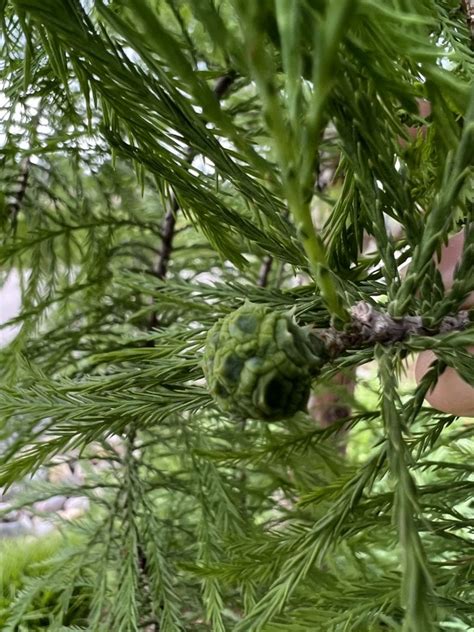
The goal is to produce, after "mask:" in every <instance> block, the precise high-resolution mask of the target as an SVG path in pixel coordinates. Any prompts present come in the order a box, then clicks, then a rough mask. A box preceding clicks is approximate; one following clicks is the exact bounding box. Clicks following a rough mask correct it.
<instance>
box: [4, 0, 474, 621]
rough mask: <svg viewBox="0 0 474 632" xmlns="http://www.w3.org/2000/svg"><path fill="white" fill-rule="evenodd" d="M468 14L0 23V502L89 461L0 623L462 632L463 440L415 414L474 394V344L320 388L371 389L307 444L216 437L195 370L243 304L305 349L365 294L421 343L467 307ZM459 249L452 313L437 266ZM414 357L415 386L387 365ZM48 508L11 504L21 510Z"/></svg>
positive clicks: (10, 12) (83, 9)
mask: <svg viewBox="0 0 474 632" xmlns="http://www.w3.org/2000/svg"><path fill="white" fill-rule="evenodd" d="M464 9H465V7H464V4H463V3H462V2H460V1H458V0H423V1H421V2H420V1H415V0H404V1H403V2H398V1H395V0H383V1H379V2H375V1H374V0H353V1H352V2H350V1H349V0H340V1H333V2H331V1H329V0H319V1H318V2H316V1H314V0H298V1H293V2H292V1H291V0H274V1H273V0H262V1H259V2H245V1H244V0H166V1H163V2H154V1H152V0H139V1H137V2H134V3H130V2H125V1H123V0H110V1H105V0H82V1H81V0H60V1H59V0H41V2H35V1H33V0H3V1H2V2H0V16H1V27H2V31H1V33H2V34H1V46H2V55H1V62H0V77H1V79H0V80H1V92H2V101H1V111H2V116H1V124H0V125H1V127H0V138H1V139H2V148H1V150H0V160H1V166H2V170H1V174H0V179H1V194H0V222H1V227H2V235H1V241H0V266H1V268H0V274H1V278H2V280H4V279H6V278H7V277H8V275H9V274H17V275H18V278H19V279H20V285H21V310H20V312H19V314H18V315H17V316H15V318H13V319H12V320H11V321H9V322H8V323H5V325H15V326H17V327H18V332H17V334H16V335H15V337H14V338H13V339H12V340H11V341H10V343H9V344H8V345H7V346H5V347H4V348H2V349H1V350H0V378H1V387H0V411H1V413H0V439H1V440H2V442H3V449H2V453H1V455H0V485H1V486H10V485H12V484H13V483H15V482H17V481H19V480H22V479H23V478H24V477H28V476H30V475H31V474H32V473H34V472H35V471H36V470H38V468H40V467H47V466H48V464H50V463H51V460H52V459H53V458H54V457H56V456H57V455H64V454H68V453H70V452H71V451H74V453H75V454H77V455H79V458H80V459H81V462H82V463H83V464H84V467H85V468H86V469H87V463H89V462H90V460H91V459H92V460H93V459H97V446H100V454H101V457H100V458H101V459H102V460H104V461H107V462H108V463H109V467H107V468H104V469H103V471H102V474H100V475H98V474H93V473H92V472H91V473H90V477H89V478H88V484H87V485H86V486H85V487H84V489H83V490H82V492H81V493H82V494H84V495H87V496H88V497H89V499H90V502H91V504H92V510H91V511H90V512H89V514H88V516H87V517H85V518H84V519H83V520H80V521H78V522H77V524H76V525H75V530H77V531H78V535H77V536H76V537H75V538H74V539H73V541H72V543H68V544H67V545H65V546H64V547H63V549H62V550H61V552H60V554H55V555H53V556H52V559H51V560H50V561H49V562H48V564H47V566H46V568H45V571H44V572H42V573H40V574H38V575H35V576H34V577H33V578H31V579H30V580H29V581H28V582H27V583H26V584H25V585H24V586H23V585H22V586H21V587H19V588H18V589H12V590H13V594H12V600H11V603H10V605H8V606H7V607H6V610H5V609H4V610H2V613H1V614H0V617H4V623H2V625H3V628H2V629H5V630H7V629H8V630H22V629H40V627H41V626H43V627H44V612H43V611H44V607H45V603H44V601H42V598H43V599H44V595H45V594H49V595H54V604H55V605H54V607H52V608H51V609H50V612H49V615H48V616H49V619H48V623H47V625H48V626H49V629H51V630H97V631H104V632H105V631H109V630H114V631H117V632H125V631H136V630H160V632H172V631H178V630H196V631H199V630H203V631H204V630H212V631H213V632H221V631H222V632H223V631H225V630H235V632H244V631H245V632H256V631H258V630H262V631H264V632H277V631H283V630H284V631H285V632H304V631H313V630H323V631H328V632H331V631H333V632H343V631H344V632H347V631H353V632H368V631H369V630H370V631H373V632H376V631H377V632H379V631H380V632H382V631H383V630H400V631H404V632H431V631H433V632H434V631H435V630H445V631H446V632H448V631H451V630H459V631H467V630H472V629H473V627H474V618H473V609H472V603H473V600H474V592H473V572H474V571H473V564H474V558H473V556H472V547H473V537H472V530H473V525H474V522H473V521H474V512H473V506H472V497H473V489H474V480H473V467H472V435H473V433H474V426H473V425H472V423H469V422H465V421H463V420H459V419H457V418H455V417H454V416H453V415H449V414H443V413H440V412H437V411H435V410H433V409H430V408H429V407H425V406H424V405H423V399H424V396H425V394H426V393H427V391H428V389H429V388H430V387H431V386H432V385H433V384H434V383H435V382H436V380H437V379H438V378H439V376H440V375H441V373H442V370H443V369H444V368H445V367H446V366H448V367H453V368H454V369H455V370H456V371H458V372H459V374H460V375H461V376H462V378H463V379H464V380H465V381H466V382H468V383H470V384H474V371H473V369H472V355H471V354H470V353H469V352H468V351H467V349H468V348H469V346H472V345H474V330H473V329H472V327H468V328H466V329H465V330H464V331H460V332H453V333H449V334H439V335H436V336H428V335H426V336H413V337H411V338H408V339H405V340H402V341H399V342H396V343H394V344H392V345H389V346H380V345H378V346H375V347H373V348H371V347H367V348H362V349H349V350H347V351H346V352H345V353H344V354H343V355H342V356H340V357H338V358H337V359H336V360H335V361H334V362H332V363H330V364H327V365H326V366H325V367H324V368H323V370H322V374H321V376H320V378H319V379H320V380H321V382H323V383H324V382H325V381H329V380H330V379H331V377H332V376H333V375H335V374H336V373H337V372H340V371H347V370H350V369H351V368H353V367H358V366H360V365H362V364H365V363H366V362H371V361H374V360H375V362H376V364H377V367H378V369H377V370H378V377H377V378H376V391H377V397H376V399H375V400H374V402H373V405H370V406H368V405H367V402H365V401H364V400H363V399H361V398H360V397H359V390H356V396H355V397H354V398H353V401H352V402H351V405H352V414H351V416H350V417H349V418H347V419H344V420H342V422H339V423H336V424H334V425H331V426H330V427H328V428H319V427H317V426H316V425H315V422H314V420H313V419H312V418H311V417H310V416H309V415H307V414H306V413H304V412H300V413H297V414H296V415H295V416H294V417H292V418H291V419H285V420H283V421H280V422H278V423H277V424H266V423H264V422H259V421H256V420H247V421H245V422H235V421H234V420H232V419H231V418H229V417H227V416H226V415H225V414H223V413H222V412H221V411H220V410H219V409H218V408H217V407H216V406H215V404H214V402H213V401H212V399H211V396H210V395H209V393H208V390H207V387H206V384H205V381H204V379H203V370H202V354H203V347H204V344H205V340H206V334H207V331H208V330H209V329H210V328H211V327H212V325H213V324H214V323H215V322H216V321H217V320H218V319H219V318H221V317H222V316H224V315H226V314H228V313H230V312H231V311H232V310H233V309H236V308H238V307H239V306H240V305H242V303H243V301H244V300H245V299H246V298H248V299H249V300H250V301H252V302H254V303H257V304H260V305H264V306H266V307H267V308H270V309H272V310H275V311H279V312H282V313H283V312H286V311H289V310H293V314H294V316H295V318H296V320H297V321H298V323H299V324H308V325H313V326H317V327H329V326H330V325H332V326H334V327H336V328H341V327H343V326H344V325H345V323H347V321H348V319H349V311H350V308H351V307H352V306H353V305H354V304H355V303H357V302H358V301H361V300H363V301H366V302H368V303H371V304H373V305H377V306H378V307H379V308H380V309H381V310H385V311H387V312H389V313H390V314H391V315H392V316H395V317H403V316H410V315H419V316H422V317H423V319H424V322H425V323H426V326H427V327H431V326H436V325H437V324H438V323H439V322H440V321H441V320H442V319H443V318H444V317H446V316H449V315H453V314H456V313H457V312H458V311H459V310H460V307H461V306H462V304H463V301H464V300H465V297H466V296H467V295H468V294H469V292H471V291H473V290H474V283H473V275H472V269H473V263H474V230H473V228H472V220H473V217H472V212H473V202H474V194H473V192H474V186H473V183H474V178H473V175H474V174H473V164H474V161H473V158H474V82H473V69H474V52H473V49H472V39H471V34H470V30H469V17H468V15H467V14H466V12H465V10H464ZM420 99H425V100H428V101H429V102H430V104H431V114H430V115H429V117H428V119H426V120H424V119H423V118H422V117H421V116H420V115H419V111H418V104H419V100H420ZM407 125H409V126H412V127H416V126H417V127H418V128H419V131H418V134H415V137H412V136H411V135H410V134H409V133H408V132H407ZM422 125H424V126H425V128H423V129H422V128H421V126H422ZM327 173H329V174H330V180H331V184H330V186H327V183H325V182H324V177H325V174H327ZM390 226H398V227H400V230H398V231H395V230H394V231H391V230H390V228H389V227H390ZM461 227H462V229H463V230H464V231H465V242H464V249H463V253H462V258H461V260H460V262H459V265H458V267H457V270H456V275H455V281H454V283H453V286H452V288H451V289H450V290H449V291H447V292H445V291H444V288H443V285H442V281H441V278H440V274H439V271H438V270H437V269H436V266H435V264H434V259H433V256H434V255H435V254H436V252H439V250H440V248H441V247H442V245H443V243H445V242H446V240H447V238H448V237H449V236H450V235H451V234H453V233H455V232H457V231H458V230H460V228H461ZM367 243H369V244H371V245H370V246H369V247H367ZM407 261H408V262H409V264H408V270H407V272H406V274H405V275H402V274H401V273H400V269H401V267H402V265H403V264H404V263H405V262H407ZM5 325H4V326H5ZM428 349H432V350H433V351H434V352H435V353H436V356H437V361H436V363H434V365H433V367H432V368H431V369H430V371H429V372H428V373H427V374H426V376H425V377H424V378H423V379H422V380H421V382H420V383H419V385H418V386H417V387H416V388H415V389H411V390H410V391H408V392H407V391H406V389H404V388H403V385H402V384H401V380H400V379H399V378H400V373H401V370H402V367H403V362H404V360H405V358H406V357H407V356H408V355H409V354H411V353H412V352H416V353H418V352H421V351H424V350H428ZM341 427H346V428H348V429H349V431H350V435H349V437H350V438H349V450H348V455H347V456H343V455H342V454H341V453H340V451H338V449H337V441H336V437H337V435H338V432H339V430H340V429H341ZM115 436H118V437H120V438H121V443H120V444H119V447H117V444H115V443H114V442H112V441H111V440H110V438H111V437H115ZM361 437H365V439H361ZM358 441H359V442H362V443H360V445H362V446H363V447H362V449H360V448H359V451H358V452H357V454H356V456H354V451H353V450H351V449H350V448H351V442H353V445H356V446H357V445H359V444H358ZM62 489H63V491H64V486H63V488H62ZM58 490H59V492H60V491H61V487H59V488H58V487H56V489H54V488H53V487H46V486H44V484H40V483H32V484H31V486H30V489H29V491H26V492H25V493H24V495H23V496H21V495H20V497H19V498H18V502H17V505H18V506H27V505H29V504H31V503H32V502H33V501H34V500H36V499H38V498H46V497H48V495H52V494H55V493H58ZM47 591H49V592H47ZM42 596H43V597H42ZM42 609H43V610H42ZM76 611H77V617H76V618H74V613H75V612H76ZM42 612H43V614H42ZM26 613H27V614H26ZM35 613H36V614H37V616H36V615H35ZM42 617H43V618H42ZM25 626H30V627H27V628H26V627H25ZM34 626H36V627H34Z"/></svg>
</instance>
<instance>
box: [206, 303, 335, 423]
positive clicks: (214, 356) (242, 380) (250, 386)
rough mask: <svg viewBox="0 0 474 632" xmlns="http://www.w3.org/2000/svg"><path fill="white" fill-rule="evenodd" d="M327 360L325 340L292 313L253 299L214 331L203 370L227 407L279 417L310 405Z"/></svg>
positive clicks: (229, 410) (233, 411)
mask: <svg viewBox="0 0 474 632" xmlns="http://www.w3.org/2000/svg"><path fill="white" fill-rule="evenodd" d="M325 361H326V354H325V351H324V346H323V344H322V343H321V344H318V339H317V338H315V337H314V336H311V334H310V333H309V331H308V330H307V329H305V328H303V327H299V326H298V325H297V324H296V323H295V321H294V319H293V317H292V316H290V315H289V314H281V313H279V312H275V311H271V310H270V309H269V308H267V307H265V306H262V305H255V304H253V303H249V302H247V303H245V304H244V305H243V306H242V307H240V308H239V309H237V310H236V311H234V312H232V313H231V314H229V315H227V316H226V317H225V318H223V319H221V320H220V321H218V322H217V323H216V324H215V325H214V326H213V327H212V328H211V329H210V330H209V333H208V335H207V340H206V348H205V352H204V367H203V368H204V375H205V376H206V380H207V384H208V386H209V391H210V393H211V394H212V396H213V397H214V399H215V400H216V402H217V403H218V404H219V407H220V408H221V409H222V410H223V411H225V412H227V413H229V414H231V415H232V416H234V417H238V418H241V419H246V418H248V417H250V418H254V419H263V420H266V421H276V420H278V419H284V418H286V417H291V416H292V415H294V414H295V413H296V412H297V411H299V410H304V409H305V407H306V404H307V401H308V397H309V393H310V388H311V381H312V378H313V377H314V376H315V375H317V373H318V372H319V369H320V368H321V366H322V365H323V364H324V362H325Z"/></svg>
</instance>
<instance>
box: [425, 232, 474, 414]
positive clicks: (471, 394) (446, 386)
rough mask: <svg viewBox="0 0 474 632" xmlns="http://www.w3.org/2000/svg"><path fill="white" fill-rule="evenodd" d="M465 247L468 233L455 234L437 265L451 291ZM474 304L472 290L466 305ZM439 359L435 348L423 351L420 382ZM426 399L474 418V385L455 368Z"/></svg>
mask: <svg viewBox="0 0 474 632" xmlns="http://www.w3.org/2000/svg"><path fill="white" fill-rule="evenodd" d="M463 246H464V233H463V232H460V233H457V234H456V235H454V236H453V237H451V238H450V239H449V242H448V244H447V245H446V246H445V247H443V249H442V251H441V258H440V259H439V262H438V264H437V265H438V269H439V271H440V273H441V277H442V279H443V283H444V287H445V289H446V291H449V290H450V289H451V286H452V284H453V277H454V270H455V267H456V265H457V264H458V263H459V261H460V259H461V256H462V250H463ZM473 306H474V292H471V294H469V295H468V296H467V297H466V299H465V300H464V303H463V305H462V308H463V309H469V308H471V307H473ZM468 351H469V352H470V353H471V354H474V347H468ZM435 360H436V355H435V354H434V353H433V352H432V351H422V352H421V353H420V354H419V356H418V358H417V361H416V365H415V379H416V382H417V383H418V382H419V381H420V380H421V378H422V377H423V376H424V375H425V373H426V372H427V371H428V370H429V368H430V365H431V363H432V362H434V361H435ZM473 366H474V358H473ZM426 400H427V401H428V402H429V403H430V405H431V406H432V407H433V408H436V409H437V410H441V411H443V412H445V413H452V414H453V415H459V416H461V417H474V388H473V387H472V386H470V385H469V384H468V383H467V382H465V381H464V380H463V379H462V378H461V377H460V375H459V374H458V373H456V371H455V370H454V369H452V368H451V367H447V368H446V369H445V370H444V371H443V373H442V375H441V376H440V378H439V380H438V382H437V384H436V385H435V387H434V388H433V389H432V390H431V391H430V392H429V393H428V394H427V395H426Z"/></svg>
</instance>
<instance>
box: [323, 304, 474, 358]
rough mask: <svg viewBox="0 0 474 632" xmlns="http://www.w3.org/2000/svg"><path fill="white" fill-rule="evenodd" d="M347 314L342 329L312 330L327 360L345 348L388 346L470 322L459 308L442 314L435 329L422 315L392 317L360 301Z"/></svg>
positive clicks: (458, 328)
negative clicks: (348, 319) (452, 313)
mask: <svg viewBox="0 0 474 632" xmlns="http://www.w3.org/2000/svg"><path fill="white" fill-rule="evenodd" d="M351 315H352V322H351V325H350V327H348V328H347V329H346V330H343V331H340V330H337V329H333V328H329V329H321V330H317V329H315V330H314V335H315V336H316V337H317V338H318V339H319V340H322V341H323V342H324V345H325V347H326V351H327V352H328V355H329V357H330V358H331V359H334V358H337V357H338V356H340V355H342V354H343V353H345V352H346V351H347V350H349V349H361V348H364V347H369V346H374V345H375V344H383V345H390V344H394V343H396V342H400V341H402V340H405V339H406V338H408V337H409V336H412V335H416V336H436V335H437V334H440V333H449V332H452V331H462V330H464V329H466V327H467V326H468V325H469V324H470V320H469V312H468V311H467V310H463V311H460V312H459V313H458V314H457V315H455V316H446V317H445V318H443V320H442V321H441V322H440V323H439V325H438V326H437V327H436V328H433V329H429V328H428V327H426V326H425V325H424V324H423V318H422V316H403V317H401V318H392V317H391V316H390V315H389V314H386V313H384V312H379V311H378V310H376V309H375V308H374V307H373V306H372V305H370V304H369V303H365V302H363V301H362V302H360V303H357V304H356V305H354V307H353V308H352V309H351Z"/></svg>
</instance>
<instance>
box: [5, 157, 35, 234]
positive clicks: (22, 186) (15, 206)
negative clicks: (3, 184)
mask: <svg viewBox="0 0 474 632" xmlns="http://www.w3.org/2000/svg"><path fill="white" fill-rule="evenodd" d="M30 166H31V160H30V157H29V156H28V157H27V158H24V159H23V160H22V161H21V165H20V174H19V178H18V189H17V190H16V191H15V193H13V195H12V201H11V202H10V203H9V205H8V210H9V213H10V216H11V222H12V227H13V230H15V229H16V226H17V223H18V214H19V213H20V211H21V207H22V205H23V200H24V198H25V195H26V189H27V187H28V178H29V176H30Z"/></svg>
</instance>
